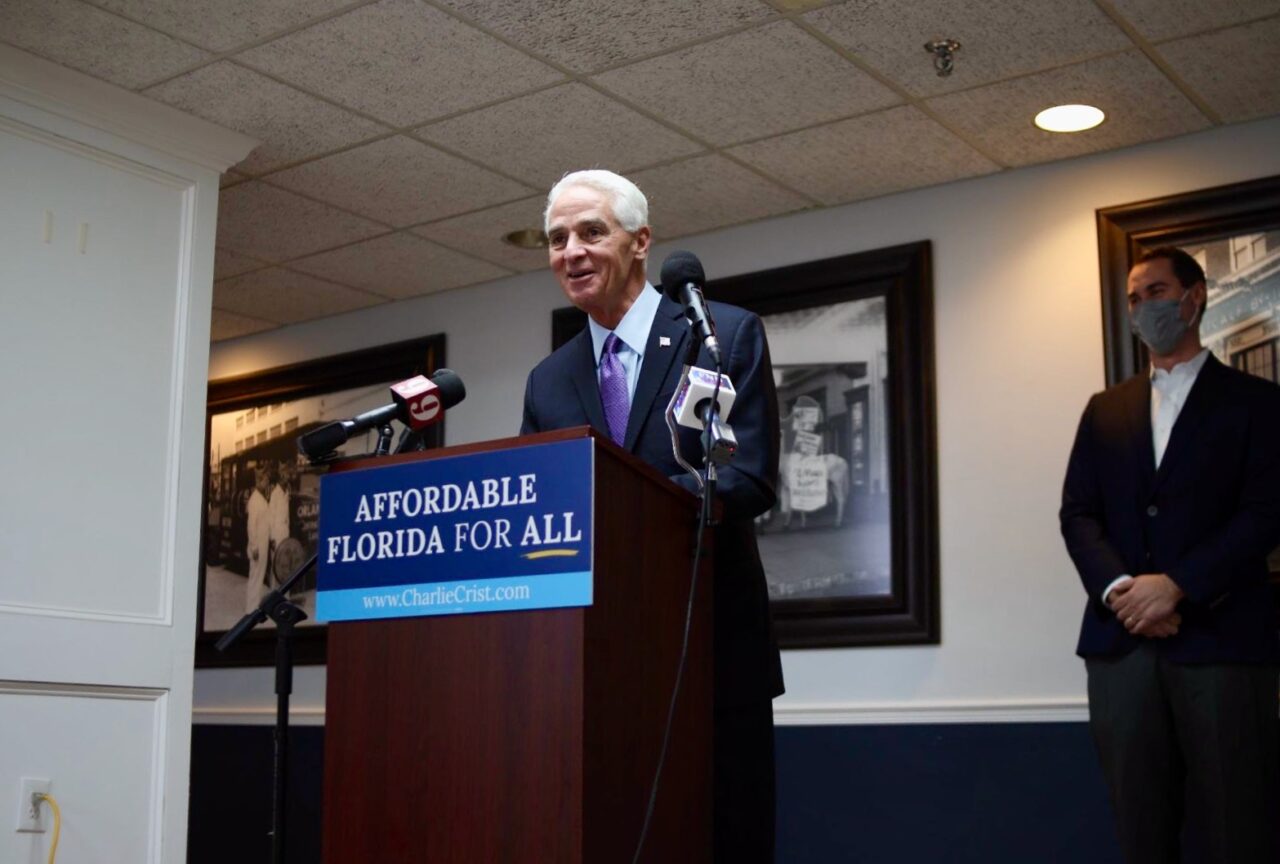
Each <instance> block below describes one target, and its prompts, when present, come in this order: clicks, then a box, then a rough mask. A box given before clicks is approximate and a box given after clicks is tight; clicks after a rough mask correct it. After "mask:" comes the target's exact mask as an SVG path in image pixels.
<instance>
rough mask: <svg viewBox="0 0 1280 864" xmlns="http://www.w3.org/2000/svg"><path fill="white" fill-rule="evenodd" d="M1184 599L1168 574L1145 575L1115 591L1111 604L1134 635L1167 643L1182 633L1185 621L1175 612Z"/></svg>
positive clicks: (1109, 598)
mask: <svg viewBox="0 0 1280 864" xmlns="http://www.w3.org/2000/svg"><path fill="white" fill-rule="evenodd" d="M1183 596H1184V595H1183V593H1182V589H1181V588H1179V587H1178V583H1176V582H1174V581H1173V580H1172V579H1170V578H1169V576H1168V574H1165V573H1144V574H1143V575H1141V576H1137V577H1135V578H1134V579H1133V580H1132V581H1129V582H1124V583H1122V584H1120V585H1117V586H1116V587H1115V588H1113V589H1111V594H1110V595H1109V596H1108V597H1107V602H1108V604H1109V605H1110V606H1111V609H1112V611H1113V612H1115V613H1116V617H1117V618H1119V619H1120V623H1122V624H1124V627H1125V629H1126V630H1128V631H1129V632H1130V633H1132V634H1133V635H1135V636H1148V637H1151V638H1153V639H1163V638H1165V637H1168V636H1172V635H1173V634H1175V633H1177V632H1178V626H1179V625H1180V624H1181V623H1182V618H1181V616H1179V615H1178V613H1177V612H1176V611H1175V609H1176V608H1177V605H1178V601H1179V600H1181V599H1182V598H1183Z"/></svg>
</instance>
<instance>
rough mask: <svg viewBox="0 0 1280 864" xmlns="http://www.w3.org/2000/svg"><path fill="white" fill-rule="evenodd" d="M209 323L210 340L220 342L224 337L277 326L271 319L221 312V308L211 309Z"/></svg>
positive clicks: (245, 334) (242, 334)
mask: <svg viewBox="0 0 1280 864" xmlns="http://www.w3.org/2000/svg"><path fill="white" fill-rule="evenodd" d="M211 323H212V326H211V328H210V330H211V332H210V334H209V341H210V342H221V341H222V340H224V339H235V338H236V337H237V336H248V335H249V334H250V333H261V332H262V331H263V330H273V329H275V328H276V327H277V326H279V325H277V324H275V323H273V322H271V321H263V320H262V319H260V318H250V317H248V316H246V315H237V314H235V313H234V312H223V311H222V310H221V309H214V310H213V321H212V322H211Z"/></svg>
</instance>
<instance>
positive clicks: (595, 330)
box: [587, 282, 662, 404]
mask: <svg viewBox="0 0 1280 864" xmlns="http://www.w3.org/2000/svg"><path fill="white" fill-rule="evenodd" d="M661 302H662V295H661V294H659V293H658V291H657V290H656V289H655V288H654V287H653V286H652V285H650V284H649V283H648V282H645V283H644V290H643V291H641V292H640V296H639V297H637V298H636V299H635V302H633V303H632V304H631V308H630V309H628V310H627V314H626V315H623V316H622V320H621V321H619V322H618V326H617V327H616V328H615V329H613V330H608V329H606V328H604V327H602V326H601V325H599V324H597V323H596V320H595V319H594V318H591V317H588V318H587V326H588V327H590V328H591V347H592V350H593V351H595V358H596V379H597V380H599V378H600V352H601V351H603V350H604V340H605V339H608V338H609V334H610V333H611V332H612V333H616V334H618V338H619V339H620V340H622V344H623V345H625V346H626V347H625V348H623V349H622V350H620V351H619V352H618V360H619V361H620V362H621V363H622V371H624V372H625V373H626V374H627V402H628V404H630V403H631V402H634V401H635V398H636V383H637V382H638V381H639V380H640V364H641V363H642V362H643V361H644V347H645V345H646V344H647V343H648V342H649V331H650V330H652V329H653V319H654V316H656V315H657V314H658V304H659V303H661Z"/></svg>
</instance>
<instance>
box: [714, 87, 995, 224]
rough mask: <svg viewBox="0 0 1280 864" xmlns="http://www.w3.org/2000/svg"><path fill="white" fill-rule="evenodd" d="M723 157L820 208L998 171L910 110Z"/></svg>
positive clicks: (867, 116) (796, 134)
mask: <svg viewBox="0 0 1280 864" xmlns="http://www.w3.org/2000/svg"><path fill="white" fill-rule="evenodd" d="M729 152H730V153H732V154H733V155H734V156H737V157H739V158H741V159H742V160H743V161H744V162H749V163H750V164H752V165H754V166H756V167H757V168H759V169H760V170H761V171H764V172H765V173H766V174H769V175H770V176H772V177H776V178H778V179H779V180H781V181H782V182H783V183H786V184H787V185H788V186H790V187H791V188H793V189H798V190H799V191H801V192H804V193H805V194H807V195H811V196H813V197H814V198H817V199H818V200H820V201H822V203H824V204H841V203H844V202H846V201H856V200H858V199H860V198H871V197H874V196H876V195H887V194H888V193H890V192H897V191H900V190H902V189H912V188H916V187H920V186H929V185H932V184H935V183H946V182H948V181H951V180H959V179H961V178H964V177H975V176H977V175H979V174H988V173H991V172H993V171H998V170H999V166H997V165H996V164H994V163H993V162H991V161H990V160H989V159H987V158H986V157H984V156H982V154H980V153H978V152H977V151H976V150H974V149H973V148H972V147H970V146H969V145H968V144H966V143H964V142H963V141H961V140H960V139H959V138H957V137H956V136H955V135H952V134H951V133H950V132H948V131H947V130H946V129H944V128H942V126H940V125H938V124H937V123H935V122H934V121H933V120H930V119H929V118H928V117H926V116H925V115H924V114H923V113H922V112H921V111H919V110H918V109H916V108H913V107H910V106H903V107H900V108H890V109H889V110H888V111H878V112H876V113H875V114H865V115H863V116H861V117H855V118H853V119H851V120H842V121H839V122H837V123H831V124H829V125H827V126H818V127H816V128H813V129H805V130H803V131H801V132H793V133H791V134H789V135H782V136H780V137H778V138H770V139H768V140H765V141H757V142H755V143H753V144H744V145H743V146H741V147H735V148H733V150H731V151H729Z"/></svg>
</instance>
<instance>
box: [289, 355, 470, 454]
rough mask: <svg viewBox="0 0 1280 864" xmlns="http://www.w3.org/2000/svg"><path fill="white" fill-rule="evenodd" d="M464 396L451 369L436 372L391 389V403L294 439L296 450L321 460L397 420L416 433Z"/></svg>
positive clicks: (463, 387)
mask: <svg viewBox="0 0 1280 864" xmlns="http://www.w3.org/2000/svg"><path fill="white" fill-rule="evenodd" d="M466 395H467V388H466V386H465V385H464V384H463V383H462V379H461V378H459V377H458V375H457V373H456V372H454V371H453V370H451V369H437V370H436V373H435V374H434V375H432V376H431V377H430V378H426V377H424V376H422V375H415V376H414V377H412V378H410V379H408V380H406V381H401V382H399V383H398V384H392V385H391V398H392V399H394V400H395V401H394V402H392V403H391V404H390V405H383V406H382V407H381V408H375V409H373V410H372V411H366V412H364V413H363V414H358V415H356V416H355V417H352V418H351V419H350V420H338V421H335V422H333V423H328V424H326V425H324V426H321V427H320V428H318V429H312V430H311V431H310V432H307V433H306V434H305V435H299V436H298V450H299V451H300V452H301V453H302V455H304V456H306V457H307V458H309V459H322V458H324V457H325V456H327V455H328V454H330V453H332V452H333V451H334V450H337V449H338V448H339V447H341V446H342V445H343V444H345V443H347V441H348V440H349V439H350V438H351V436H352V435H358V434H360V433H361V432H364V431H365V430H367V429H380V428H381V427H383V426H385V425H387V424H388V423H390V422H391V421H392V420H399V421H400V422H401V423H403V424H405V426H407V427H408V428H409V429H410V430H412V431H414V432H417V431H420V430H422V429H425V428H427V427H428V426H430V425H432V424H434V423H439V422H440V420H442V419H443V418H444V412H445V411H446V410H448V409H449V408H452V407H453V406H454V405H457V404H458V403H459V402H461V401H462V400H463V399H464V398H466Z"/></svg>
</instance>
